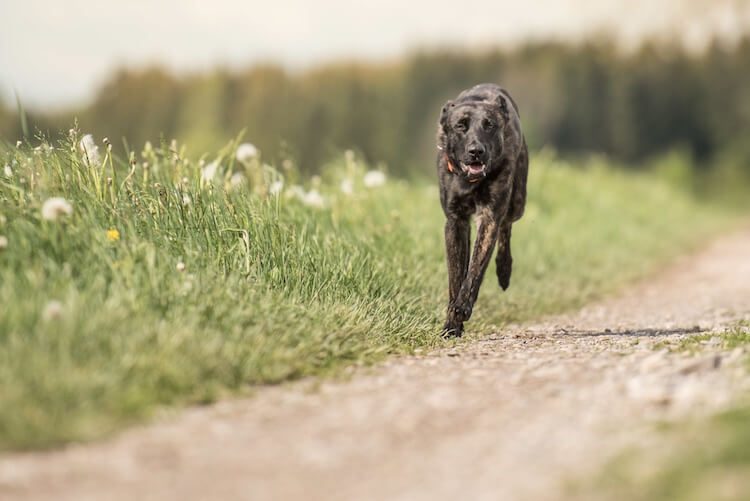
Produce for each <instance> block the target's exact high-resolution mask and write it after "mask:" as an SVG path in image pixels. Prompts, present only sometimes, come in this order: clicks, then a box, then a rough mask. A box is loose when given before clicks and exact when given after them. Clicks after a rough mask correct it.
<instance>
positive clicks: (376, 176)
mask: <svg viewBox="0 0 750 501" xmlns="http://www.w3.org/2000/svg"><path fill="white" fill-rule="evenodd" d="M362 182H363V183H364V185H365V186H366V187H367V188H377V187H379V186H383V185H384V184H385V174H383V172H382V171H379V170H370V171H367V173H366V174H365V177H364V178H363V179H362Z"/></svg>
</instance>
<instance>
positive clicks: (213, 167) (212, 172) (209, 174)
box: [201, 160, 219, 183]
mask: <svg viewBox="0 0 750 501" xmlns="http://www.w3.org/2000/svg"><path fill="white" fill-rule="evenodd" d="M218 169H219V162H217V161H215V160H214V161H213V162H211V163H210V164H208V165H206V166H205V167H203V168H202V169H201V181H203V182H206V183H210V182H212V181H213V180H214V177H216V171H217V170H218Z"/></svg>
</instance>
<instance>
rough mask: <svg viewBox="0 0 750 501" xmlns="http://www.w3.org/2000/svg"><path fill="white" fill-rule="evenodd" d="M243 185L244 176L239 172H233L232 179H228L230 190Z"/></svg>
mask: <svg viewBox="0 0 750 501" xmlns="http://www.w3.org/2000/svg"><path fill="white" fill-rule="evenodd" d="M243 184H245V176H244V175H243V174H242V173H241V172H235V173H234V174H232V177H230V178H229V186H230V187H231V188H232V189H236V188H239V187H240V186H242V185H243Z"/></svg>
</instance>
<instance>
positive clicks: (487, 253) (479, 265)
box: [448, 210, 498, 323]
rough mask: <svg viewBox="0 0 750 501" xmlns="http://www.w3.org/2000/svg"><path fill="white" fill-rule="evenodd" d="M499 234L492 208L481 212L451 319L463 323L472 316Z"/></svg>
mask: <svg viewBox="0 0 750 501" xmlns="http://www.w3.org/2000/svg"><path fill="white" fill-rule="evenodd" d="M497 236H498V221H497V217H496V216H495V214H494V213H493V212H492V211H490V210H485V211H482V212H480V214H479V225H478V229H477V239H476V242H475V243H474V253H473V254H472V257H471V262H470V263H469V269H468V272H467V274H466V277H465V278H464V281H463V283H462V284H461V289H460V290H459V292H458V296H456V299H455V300H454V301H453V304H452V305H451V307H450V308H449V311H448V319H449V320H451V319H452V320H454V321H456V322H460V323H463V322H465V321H467V320H469V318H471V312H472V310H473V308H474V302H476V300H477V296H478V295H479V286H480V285H482V279H483V278H484V272H485V271H486V270H487V265H488V264H489V262H490V258H491V257H492V251H493V250H494V248H495V242H497Z"/></svg>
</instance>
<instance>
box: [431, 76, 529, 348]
mask: <svg viewBox="0 0 750 501" xmlns="http://www.w3.org/2000/svg"><path fill="white" fill-rule="evenodd" d="M437 141H438V150H440V151H439V153H438V158H437V169H438V177H439V179H440V203H441V205H442V206H443V212H445V217H446V222H445V247H446V251H447V258H448V295H449V302H448V314H447V318H446V320H445V326H444V327H443V336H446V337H450V336H461V335H462V334H463V329H464V322H466V321H467V320H469V318H470V317H471V312H472V309H473V307H474V303H475V301H476V299H477V295H478V294H479V286H480V285H481V283H482V278H483V277H484V272H485V270H486V269H487V265H488V264H489V261H490V258H491V257H492V252H493V250H494V247H495V243H497V247H498V250H497V258H496V259H495V264H496V266H497V278H498V281H499V283H500V287H502V288H503V290H505V289H507V288H508V285H510V273H511V268H512V264H513V259H512V257H511V254H510V233H511V226H512V224H513V223H514V222H516V221H518V220H519V219H520V218H521V216H523V211H524V207H525V205H526V178H527V176H528V172H529V153H528V149H527V148H526V139H525V138H524V136H523V133H522V132H521V120H520V118H519V115H518V107H517V106H516V103H515V102H514V101H513V99H512V98H511V97H510V95H509V94H508V93H507V92H506V91H505V90H504V89H502V88H501V87H499V86H497V85H494V84H481V85H477V86H475V87H473V88H471V89H468V90H465V91H463V92H462V93H461V94H459V96H458V98H456V99H455V100H453V101H448V102H447V103H446V104H445V106H443V109H442V113H441V115H440V124H439V127H438V140H437ZM472 214H476V217H477V237H476V241H475V242H474V253H473V255H472V256H471V260H469V252H470V238H471V221H470V217H471V216H472Z"/></svg>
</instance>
